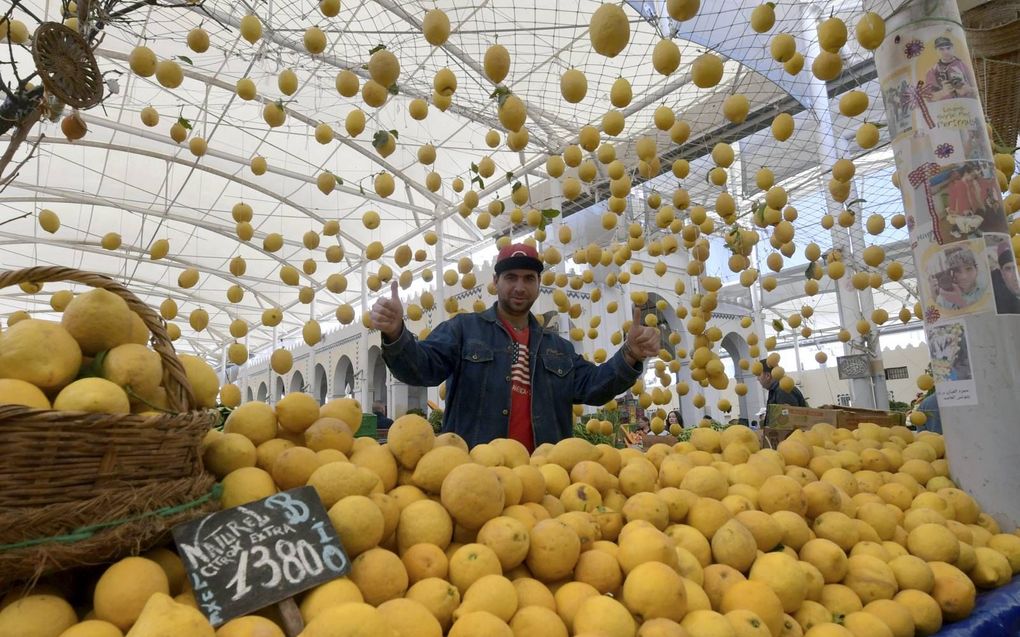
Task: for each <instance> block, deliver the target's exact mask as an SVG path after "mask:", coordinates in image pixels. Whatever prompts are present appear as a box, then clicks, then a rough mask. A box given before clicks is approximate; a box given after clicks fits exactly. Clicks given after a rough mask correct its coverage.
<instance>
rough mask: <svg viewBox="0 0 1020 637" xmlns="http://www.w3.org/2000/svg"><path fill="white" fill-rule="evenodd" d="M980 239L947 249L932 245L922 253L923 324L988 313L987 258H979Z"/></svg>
mask: <svg viewBox="0 0 1020 637" xmlns="http://www.w3.org/2000/svg"><path fill="white" fill-rule="evenodd" d="M984 253H985V244H984V242H983V241H981V240H973V241H966V242H959V243H954V244H953V245H950V246H945V247H942V246H939V245H937V244H932V245H931V246H930V247H929V248H928V251H927V252H925V254H924V259H923V261H922V271H923V272H925V273H926V275H927V276H925V277H924V278H922V285H923V286H924V287H925V292H926V294H925V297H924V298H926V299H928V300H929V301H928V306H927V307H926V308H925V322H926V323H929V324H933V323H938V322H939V321H941V320H944V319H948V318H954V317H957V316H963V315H966V314H980V313H982V312H988V311H992V310H993V309H995V308H994V303H993V300H992V281H991V275H990V273H989V268H988V259H987V258H985V257H984V256H983V255H984Z"/></svg>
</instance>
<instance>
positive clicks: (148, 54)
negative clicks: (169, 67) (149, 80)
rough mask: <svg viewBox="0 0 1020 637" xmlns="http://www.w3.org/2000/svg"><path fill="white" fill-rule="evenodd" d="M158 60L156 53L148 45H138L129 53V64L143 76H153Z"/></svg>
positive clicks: (137, 73)
mask: <svg viewBox="0 0 1020 637" xmlns="http://www.w3.org/2000/svg"><path fill="white" fill-rule="evenodd" d="M158 61H159V60H158V59H157V58H156V54H155V53H153V51H152V49H150V48H149V47H146V46H136V47H135V48H133V49H131V54H130V55H128V66H130V67H131V70H132V71H133V72H134V73H135V74H136V75H140V76H142V77H152V75H153V74H154V73H155V72H156V64H157V62H158Z"/></svg>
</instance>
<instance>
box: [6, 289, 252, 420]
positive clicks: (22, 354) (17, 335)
mask: <svg viewBox="0 0 1020 637" xmlns="http://www.w3.org/2000/svg"><path fill="white" fill-rule="evenodd" d="M52 299H53V300H52V303H51V305H52V306H53V308H54V310H56V311H58V312H61V313H62V314H61V319H60V322H59V323H57V322H53V321H45V320H40V319H33V318H30V317H27V316H26V317H21V320H17V321H16V322H15V321H12V324H11V325H10V327H9V329H8V330H7V331H5V332H2V333H0V405H24V406H27V407H32V408H34V409H56V410H60V411H83V412H92V413H108V414H128V413H159V412H161V411H164V410H166V409H167V408H168V405H167V399H166V390H165V388H164V387H163V363H162V360H161V359H160V357H159V355H158V354H157V353H156V352H155V351H153V350H152V349H151V348H149V347H148V345H147V343H148V341H149V337H150V335H149V330H148V328H147V327H146V326H145V323H144V322H143V321H142V319H141V318H140V317H139V316H138V315H137V314H135V313H134V312H132V311H131V310H130V308H129V307H128V305H127V303H126V302H125V301H124V299H122V298H121V297H119V296H117V295H116V294H114V293H112V292H109V291H107V290H103V289H94V290H90V291H88V292H83V293H81V294H78V295H74V294H72V293H71V292H70V291H67V290H61V291H58V292H55V293H54V294H53V297H52ZM179 358H180V361H181V364H182V365H183V366H184V369H185V372H186V373H187V376H188V380H189V382H190V383H191V387H192V390H193V391H194V393H195V399H196V401H197V403H198V404H197V406H198V407H199V408H210V407H215V406H216V404H217V397H218V396H219V395H220V384H219V379H218V377H217V375H216V372H215V371H213V369H212V367H210V366H209V364H208V363H206V362H205V361H203V360H202V359H200V358H198V357H195V356H190V355H185V354H182V355H180V356H179ZM228 387H230V388H232V387H233V386H227V387H225V388H224V389H225V391H224V392H223V399H224V400H225V401H226V400H228V399H229V398H230V397H232V396H233V397H235V398H236V402H234V403H233V404H235V405H236V404H238V403H240V393H239V392H236V391H232V390H231V389H228ZM234 389H236V388H234Z"/></svg>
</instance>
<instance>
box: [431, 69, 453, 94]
mask: <svg viewBox="0 0 1020 637" xmlns="http://www.w3.org/2000/svg"><path fill="white" fill-rule="evenodd" d="M432 89H433V90H434V91H435V92H436V94H437V95H442V96H443V97H450V96H451V95H453V94H454V93H455V92H456V91H457V76H456V75H454V74H453V71H451V70H450V69H448V68H445V67H444V68H441V69H439V70H438V71H436V75H435V77H434V78H433V79H432Z"/></svg>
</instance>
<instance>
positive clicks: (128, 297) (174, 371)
mask: <svg viewBox="0 0 1020 637" xmlns="http://www.w3.org/2000/svg"><path fill="white" fill-rule="evenodd" d="M51 281H74V282H76V283H82V284H84V285H87V286H89V287H93V288H101V289H103V290H107V291H110V292H113V293H114V294H116V295H117V296H119V297H120V298H122V299H124V301H125V302H126V303H127V304H128V307H129V308H130V309H131V311H133V312H134V313H135V314H137V315H138V316H140V317H141V319H142V321H143V322H144V323H145V327H147V328H149V332H151V333H152V338H151V341H150V342H151V343H152V349H154V350H156V353H157V354H159V357H160V359H161V360H162V362H163V388H164V389H166V398H167V405H168V406H169V407H170V410H171V411H174V412H178V413H183V412H186V411H191V410H192V409H193V408H194V405H195V394H194V393H193V392H192V391H191V383H189V382H188V375H187V373H185V371H184V366H183V365H181V361H180V360H179V359H178V358H177V352H176V351H175V350H174V346H173V343H172V342H171V341H170V337H169V336H168V335H167V333H166V322H165V321H164V320H163V317H161V316H160V315H159V314H156V313H155V312H154V311H153V310H152V308H150V307H149V306H148V305H146V304H145V303H143V302H142V301H141V300H140V299H139V298H138V297H137V296H135V295H134V294H133V293H132V292H131V290H129V289H127V288H126V287H124V286H123V285H122V284H121V283H119V282H117V281H115V280H113V279H111V278H110V277H108V276H105V275H102V274H93V273H91V272H83V271H82V270H76V269H74V268H65V267H60V266H37V267H32V268H25V269H23V270H0V288H5V287H8V286H11V285H17V284H18V283H48V282H51Z"/></svg>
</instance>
